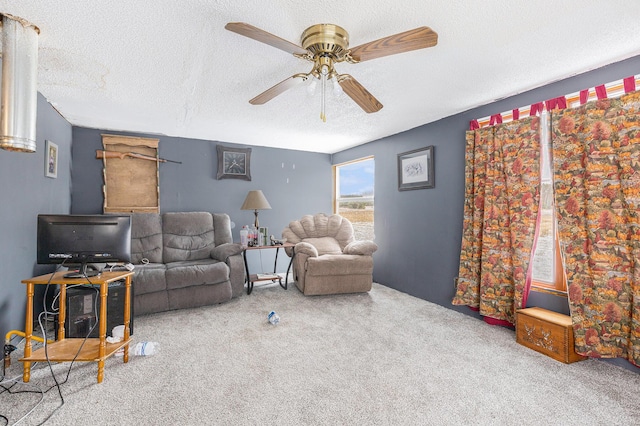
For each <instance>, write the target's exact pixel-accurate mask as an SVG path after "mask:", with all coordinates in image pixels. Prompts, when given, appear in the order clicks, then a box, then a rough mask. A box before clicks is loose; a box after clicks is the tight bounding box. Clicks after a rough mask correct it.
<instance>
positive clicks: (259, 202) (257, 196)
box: [240, 189, 271, 229]
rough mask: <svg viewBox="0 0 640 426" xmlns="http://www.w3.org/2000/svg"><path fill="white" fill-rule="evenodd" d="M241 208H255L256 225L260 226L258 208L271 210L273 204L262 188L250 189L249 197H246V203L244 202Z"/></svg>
mask: <svg viewBox="0 0 640 426" xmlns="http://www.w3.org/2000/svg"><path fill="white" fill-rule="evenodd" d="M240 209H241V210H253V211H254V214H255V215H256V221H255V223H254V226H255V227H256V229H257V228H259V224H258V210H271V205H270V204H269V202H268V201H267V199H266V198H265V196H264V194H263V193H262V191H261V190H259V189H258V190H255V191H249V193H248V194H247V198H245V199H244V203H242V207H240Z"/></svg>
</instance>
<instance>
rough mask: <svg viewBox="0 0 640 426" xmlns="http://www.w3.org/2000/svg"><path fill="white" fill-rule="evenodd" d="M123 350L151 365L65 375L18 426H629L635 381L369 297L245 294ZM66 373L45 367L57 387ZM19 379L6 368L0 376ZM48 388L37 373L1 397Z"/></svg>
mask: <svg viewBox="0 0 640 426" xmlns="http://www.w3.org/2000/svg"><path fill="white" fill-rule="evenodd" d="M272 309H273V310H275V311H276V312H277V313H278V314H279V315H280V317H281V322H280V324H279V325H277V326H273V325H271V324H269V323H268V322H267V314H268V312H269V311H270V310H272ZM135 340H136V341H141V340H149V341H156V342H159V344H160V349H159V352H158V354H156V355H153V356H147V357H132V358H131V360H130V361H129V363H128V364H123V363H122V359H121V358H111V359H109V360H108V361H107V368H106V371H105V379H104V382H103V383H102V384H97V383H96V382H95V379H96V371H97V367H96V365H95V364H93V363H91V364H87V363H79V364H76V365H75V366H74V368H73V370H72V371H71V375H70V378H69V380H68V382H67V383H66V384H63V385H62V394H63V396H64V400H65V404H64V406H62V407H61V408H59V409H58V410H57V411H55V410H56V407H58V405H59V404H60V398H59V396H58V394H57V391H56V389H52V390H51V391H49V392H47V393H46V394H45V396H44V401H43V402H42V403H41V404H40V405H38V406H36V408H35V409H34V411H33V413H31V414H30V415H29V416H28V417H26V418H25V419H24V421H22V422H21V423H19V424H25V425H33V424H39V423H41V422H42V421H44V420H45V419H47V418H48V416H51V417H50V419H49V420H48V421H47V423H46V424H47V425H49V424H50V425H96V424H101V425H102V424H105V425H107V424H108V425H120V424H122V425H124V424H127V425H140V424H142V425H161V424H171V425H173V424H178V425H232V424H233V425H263V424H278V425H343V424H349V425H360V424H362V425H376V424H379V425H442V424H465V425H605V424H606V425H632V424H640V374H636V373H634V372H632V371H629V370H625V369H623V368H620V367H617V366H613V365H611V364H607V363H604V362H599V361H596V360H587V361H583V362H579V363H575V364H571V365H565V364H562V363H559V362H557V361H554V360H552V359H550V358H547V357H545V356H543V355H540V354H538V353H537V352H535V351H532V350H529V349H527V348H525V347H523V346H520V345H519V344H517V343H516V342H515V339H514V334H513V331H511V330H507V329H503V328H498V327H492V326H489V325H487V324H485V323H483V322H481V321H478V320H476V319H473V318H471V317H468V316H465V315H462V314H460V313H457V312H454V311H452V310H449V309H446V308H443V307H440V306H437V305H434V304H431V303H429V302H426V301H423V300H420V299H417V298H414V297H411V296H408V295H406V294H403V293H400V292H398V291H395V290H392V289H389V288H387V287H384V286H381V285H374V288H373V290H372V291H371V292H370V293H368V294H359V295H341V296H321V297H304V296H303V295H302V294H301V293H300V292H299V291H298V290H297V289H296V288H295V287H293V288H292V287H290V288H289V290H284V289H282V288H280V287H279V286H277V285H275V286H266V287H264V286H263V287H256V288H255V289H254V291H253V293H252V294H251V295H250V296H247V295H243V296H242V297H240V298H239V299H236V300H233V301H231V302H228V303H225V304H222V305H218V306H211V307H206V308H200V309H194V310H183V311H174V312H167V313H162V314H156V315H150V316H145V317H139V318H136V322H135ZM17 352H19V351H16V352H14V354H13V357H12V358H13V359H14V360H15V359H17V357H18V356H19V353H17ZM68 366H69V364H68V363H65V364H59V365H56V366H55V371H57V372H58V376H59V377H60V380H63V379H64V373H65V372H66V370H67V368H68ZM39 367H43V365H39ZM21 371H22V368H21V364H20V363H18V362H16V361H14V362H13V363H12V366H11V369H10V370H9V371H8V372H7V375H8V377H12V376H15V375H19V374H20V373H21ZM52 383H53V382H52V380H51V378H50V374H49V373H48V371H47V370H46V369H40V370H37V371H36V372H35V373H34V379H33V380H32V382H31V386H27V385H25V384H18V385H16V386H14V387H13V388H12V391H16V390H18V389H33V388H34V386H37V387H39V388H48V387H49V386H50V385H51V384H52ZM5 386H6V385H5ZM39 399H40V395H39V394H34V393H30V394H26V393H20V394H8V393H7V392H3V393H2V394H0V414H2V415H4V416H6V417H8V418H9V424H14V423H15V422H16V421H18V419H20V418H21V417H22V416H23V415H25V414H26V413H27V412H29V410H31V409H32V407H34V406H35V405H36V404H37V402H38V400H39ZM52 413H53V414H52ZM0 424H2V423H0Z"/></svg>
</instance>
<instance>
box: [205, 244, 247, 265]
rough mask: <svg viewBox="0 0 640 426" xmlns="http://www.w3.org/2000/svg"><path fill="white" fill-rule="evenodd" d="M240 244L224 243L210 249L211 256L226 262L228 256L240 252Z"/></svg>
mask: <svg viewBox="0 0 640 426" xmlns="http://www.w3.org/2000/svg"><path fill="white" fill-rule="evenodd" d="M242 250H243V248H242V246H241V245H240V244H237V243H225V244H220V245H219V246H216V247H214V248H213V249H211V258H212V259H216V260H219V261H221V262H226V261H227V259H228V258H229V256H234V255H236V254H240V253H242Z"/></svg>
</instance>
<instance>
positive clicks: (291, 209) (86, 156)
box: [71, 127, 332, 273]
mask: <svg viewBox="0 0 640 426" xmlns="http://www.w3.org/2000/svg"><path fill="white" fill-rule="evenodd" d="M103 133H108V134H118V135H130V136H141V137H154V138H159V139H160V142H159V148H158V152H159V154H160V157H161V158H166V159H169V160H174V161H181V162H182V164H174V163H161V164H160V166H159V167H160V210H161V212H163V213H164V212H174V211H209V212H221V213H227V214H228V215H229V216H230V217H231V220H232V221H233V222H234V223H235V224H236V227H235V229H234V230H233V235H234V239H235V240H236V241H240V234H239V231H240V229H241V228H242V225H250V224H252V223H253V221H254V215H253V211H247V210H240V207H241V206H242V203H243V201H244V199H245V197H246V195H247V192H249V191H250V190H253V189H260V190H262V192H263V193H264V195H265V197H266V198H267V200H268V201H269V204H270V205H271V210H261V211H260V212H259V219H260V225H261V226H266V227H268V228H269V233H271V234H274V235H275V236H276V237H278V238H279V237H280V236H281V233H282V230H283V229H284V228H285V226H287V225H288V224H289V222H291V221H292V220H295V219H298V218H300V217H301V216H302V215H305V214H314V213H318V212H324V213H327V214H330V213H331V206H332V202H331V196H332V195H331V194H332V180H331V179H332V174H331V159H330V156H329V155H327V154H319V153H311V152H304V151H294V150H285V149H275V148H264V147H251V177H252V180H251V181H250V182H249V181H245V180H238V179H221V180H216V174H217V154H216V146H217V145H219V144H221V145H224V146H229V147H245V146H243V145H237V144H231V143H220V142H215V141H203V140H196V139H183V138H174V137H168V136H157V135H144V134H131V133H122V132H109V131H101V130H96V129H87V128H80V127H74V128H73V141H74V143H73V150H72V151H73V188H72V196H71V198H72V208H71V210H72V213H75V214H93V213H102V204H103V196H102V185H103V179H102V160H98V159H96V158H95V157H96V155H95V154H96V153H95V151H96V150H97V149H103V147H102V138H101V134H103ZM132 161H144V160H132ZM254 254H255V253H250V254H249V257H248V259H249V261H250V267H251V272H252V273H254V272H263V271H264V272H267V271H268V270H270V268H273V254H272V253H271V252H263V253H261V255H255V256H254ZM260 256H261V257H260ZM286 260H287V258H286V256H279V259H278V261H279V265H282V266H281V267H284V268H286ZM260 261H262V264H263V265H264V266H261V265H259V264H258V263H259V262H260ZM254 268H259V269H260V270H258V269H254ZM265 268H269V269H265Z"/></svg>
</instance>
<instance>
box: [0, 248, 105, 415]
mask: <svg viewBox="0 0 640 426" xmlns="http://www.w3.org/2000/svg"><path fill="white" fill-rule="evenodd" d="M64 263H65V262H64V261H63V262H62V264H60V265H59V266H58V267H57V268H56V270H55V271H54V273H52V274H51V276H50V277H49V282H47V284H46V287H45V292H44V296H43V311H42V312H41V313H40V314H39V315H38V325H39V327H40V332H41V333H42V336H43V337H44V339H43V340H44V342H43V345H44V353H45V359H46V362H47V366H48V368H49V371H50V373H51V377H52V378H53V381H54V384H53V385H51V386H50V387H49V388H47V389H46V390H44V391H43V390H42V389H40V388H38V391H32V390H31V391H29V390H21V391H19V392H11V388H5V387H4V386H2V384H3V383H6V382H0V387H2V388H3V389H4V391H6V392H9V393H10V394H13V393H25V392H26V393H40V394H41V398H40V400H39V401H38V402H37V403H36V404H35V405H34V406H33V407H32V408H31V410H29V412H27V413H26V414H25V415H24V416H23V417H21V418H20V419H19V420H18V421H17V422H16V423H14V426H15V425H18V424H20V423H21V422H22V421H23V420H24V419H25V418H27V417H28V416H30V415H31V414H32V413H33V412H34V410H35V409H36V408H37V407H38V406H39V405H40V404H41V403H42V401H43V400H44V394H45V393H48V392H49V391H50V390H51V389H53V388H56V389H57V390H58V395H59V397H60V405H58V406H57V407H56V408H55V409H54V410H53V411H52V412H51V413H49V415H48V416H47V417H46V418H45V419H44V421H43V422H42V423H40V424H44V423H46V422H47V421H48V420H49V419H50V418H51V416H53V415H54V414H55V413H56V412H57V411H58V410H59V409H60V408H61V407H62V406H64V404H65V401H64V396H63V394H62V388H61V385H64V384H65V383H67V381H68V380H69V377H70V374H71V370H72V368H73V365H74V363H75V361H76V360H77V358H78V356H79V355H80V352H81V351H82V348H83V347H84V345H85V343H86V342H87V340H88V339H89V337H90V335H91V333H92V332H93V330H94V329H95V327H96V325H97V324H98V323H99V311H98V301H99V295H100V290H99V288H96V285H95V284H94V283H92V282H91V279H90V277H88V276H87V275H86V274H85V276H84V279H85V280H86V281H87V284H76V285H71V286H67V288H74V287H84V288H91V289H92V290H94V291H95V292H96V293H97V296H98V297H95V298H94V300H93V303H94V306H93V308H94V310H93V312H94V313H95V321H94V322H93V325H92V326H91V327H90V329H89V330H88V332H87V335H86V336H85V337H84V340H83V341H82V343H81V344H80V346H79V347H78V350H77V352H76V354H75V355H74V357H73V359H72V360H71V363H70V365H69V368H68V369H67V373H66V376H65V378H64V380H63V381H61V382H60V381H58V378H57V377H56V374H55V372H54V371H53V366H52V364H51V360H50V358H49V351H48V339H47V331H46V328H45V326H44V325H43V318H44V322H45V323H47V322H49V321H55V320H56V317H58V318H59V315H60V313H59V310H60V307H59V305H60V303H66V301H64V300H62V301H61V300H60V293H58V294H56V295H55V296H54V298H53V300H52V302H51V311H49V310H48V309H47V295H48V292H49V288H50V286H51V280H52V279H53V276H54V274H55V273H57V272H59V270H60V268H61V267H63V266H64ZM56 303H57V307H56ZM50 316H51V319H50ZM58 326H59V327H64V324H58ZM54 338H55V336H54ZM36 364H37V363H34V365H36ZM3 377H4V373H3ZM18 377H21V376H17V377H16V378H15V379H13V380H14V381H15V382H16V383H17V378H18ZM14 384H15V383H14ZM11 387H13V385H11ZM0 393H2V392H0ZM0 419H6V421H7V424H8V419H7V418H6V417H5V416H3V415H1V414H0Z"/></svg>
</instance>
